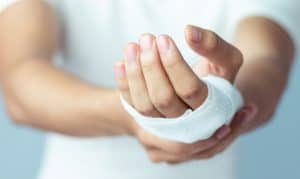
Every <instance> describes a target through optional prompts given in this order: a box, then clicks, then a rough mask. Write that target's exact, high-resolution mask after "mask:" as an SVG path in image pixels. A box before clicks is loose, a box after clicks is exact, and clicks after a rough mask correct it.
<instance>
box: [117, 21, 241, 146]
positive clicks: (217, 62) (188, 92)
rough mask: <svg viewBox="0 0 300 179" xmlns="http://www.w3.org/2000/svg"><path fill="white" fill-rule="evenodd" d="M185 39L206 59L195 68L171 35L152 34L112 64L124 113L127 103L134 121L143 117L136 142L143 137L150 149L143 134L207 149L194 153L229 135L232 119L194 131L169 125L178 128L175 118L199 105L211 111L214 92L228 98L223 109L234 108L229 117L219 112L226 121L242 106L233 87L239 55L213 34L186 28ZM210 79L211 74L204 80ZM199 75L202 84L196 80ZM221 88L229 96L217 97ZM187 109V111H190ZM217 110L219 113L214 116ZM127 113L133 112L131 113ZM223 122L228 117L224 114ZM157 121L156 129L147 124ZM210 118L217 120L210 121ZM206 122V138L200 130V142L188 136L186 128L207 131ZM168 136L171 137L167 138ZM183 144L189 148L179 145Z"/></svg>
mask: <svg viewBox="0 0 300 179" xmlns="http://www.w3.org/2000/svg"><path fill="white" fill-rule="evenodd" d="M185 36H186V40H187V43H188V44H189V45H190V47H191V48H192V49H193V50H194V51H195V52H196V53H198V54H199V55H201V56H202V57H204V60H203V61H202V62H201V64H200V60H199V63H197V64H195V65H194V67H193V69H191V68H190V66H189V65H188V64H187V63H186V61H185V60H184V59H183V57H182V55H181V54H180V52H179V50H178V48H177V47H176V44H175V43H174V41H173V40H172V39H171V37H168V36H166V35H161V36H159V37H154V36H153V35H151V34H144V35H142V36H141V38H140V40H139V43H129V44H128V45H127V46H126V48H125V52H124V53H125V55H124V59H123V60H122V61H120V62H118V63H117V65H116V76H117V82H118V86H119V89H120V92H121V96H122V100H123V104H124V103H126V104H127V109H126V104H125V109H126V110H127V111H128V112H130V110H133V111H134V112H136V113H138V114H139V115H138V116H137V115H135V116H133V117H141V116H142V117H146V118H144V119H142V120H139V119H136V121H137V123H138V124H139V125H140V126H141V128H142V129H143V130H141V131H143V132H140V133H143V134H142V135H138V138H140V139H141V140H140V141H141V142H142V143H147V144H145V145H146V146H148V144H149V141H147V142H145V141H144V142H143V140H144V139H145V138H149V137H145V134H146V135H149V136H150V135H153V136H152V138H153V137H154V138H156V141H157V140H158V139H161V140H162V141H165V142H166V143H172V144H178V145H180V147H179V148H181V145H188V146H192V145H194V144H196V143H198V142H196V141H199V140H200V141H199V142H200V143H201V144H203V143H204V144H206V146H202V147H198V149H199V150H206V149H208V148H209V147H212V146H213V145H215V144H216V143H217V142H218V140H220V139H222V138H223V137H225V136H226V135H227V134H229V132H230V128H229V127H228V126H227V124H229V123H230V121H228V119H223V120H222V121H221V122H220V121H217V120H216V119H209V118H207V119H201V120H202V122H201V123H199V126H197V125H194V126H192V127H193V128H194V129H189V128H184V129H183V130H181V129H180V127H178V126H179V125H178V124H175V125H177V126H176V127H174V126H175V125H174V126H172V125H173V124H172V123H174V122H173V121H179V124H180V120H178V117H179V118H180V117H184V115H185V114H187V113H189V114H187V116H188V115H190V114H191V113H194V112H196V111H197V110H198V109H199V108H201V107H203V106H208V107H209V104H207V103H208V101H207V100H208V98H209V97H210V95H209V92H214V93H215V94H217V95H219V96H220V94H223V95H221V98H223V99H226V100H227V102H226V103H225V104H223V105H224V106H225V107H226V105H233V106H234V107H233V108H231V110H234V111H231V114H228V113H227V112H228V111H225V112H224V111H223V112H224V114H227V118H228V117H230V120H231V119H232V118H233V115H234V114H235V112H236V111H237V110H238V109H239V108H240V107H241V105H242V99H241V96H239V93H238V91H237V90H236V89H235V88H234V87H233V86H232V83H233V81H234V79H235V76H236V74H237V72H238V70H239V68H240V66H241V64H242V60H243V59H242V55H241V53H240V51H239V50H238V49H237V48H235V47H234V46H232V45H230V44H228V43H227V42H225V41H224V40H222V39H221V38H220V37H218V36H217V35H216V34H215V33H213V32H211V31H208V30H204V29H201V28H196V27H192V26H188V27H187V28H186V31H185ZM208 75H213V76H210V77H208V78H207V77H205V76H208ZM202 77H204V80H201V79H200V78H202ZM213 81H219V82H220V83H222V84H223V85H225V86H222V85H221V86H220V85H213V84H211V83H214V82H213ZM217 83H218V82H217ZM209 84H211V85H209ZM222 87H224V89H222ZM220 90H221V91H226V90H227V92H229V93H227V94H224V93H222V92H221V93H220ZM230 92H232V93H230ZM226 95H231V96H229V97H228V96H226ZM232 98H236V99H232ZM216 99H217V98H216ZM230 100H235V101H230ZM220 102H222V101H220ZM128 106H129V108H130V109H129V108H128ZM189 109H190V111H188V110H189ZM221 111H222V109H221V110H217V111H216V112H221ZM130 114H133V113H132V111H131V112H130ZM147 117H148V119H149V121H150V124H149V126H150V128H147V125H148V124H145V125H144V124H143V122H141V121H145V119H147ZM208 117H209V116H208ZM224 118H226V117H225V116H224ZM155 120H159V121H161V126H159V127H160V128H158V129H160V130H156V131H155V130H152V129H151V125H152V124H151V123H152V122H154V123H155ZM203 120H205V121H203ZM210 120H211V121H214V120H216V121H217V122H216V123H214V122H212V123H211V122H209V121H210ZM165 121H166V122H167V123H165ZM207 121H208V122H209V123H210V129H209V131H206V132H205V133H206V134H205V135H203V133H201V132H200V134H199V133H198V139H197V138H195V137H192V138H191V137H189V136H188V137H186V134H187V133H190V130H194V131H197V129H198V130H199V131H201V129H203V127H205V126H202V124H204V125H207ZM175 123H176V122H175ZM143 125H144V126H143ZM155 125H157V123H156V124H155ZM155 125H154V128H155ZM159 125H160V124H159ZM183 125H184V124H183ZM152 126H153V125H152ZM183 127H184V126H183ZM172 128H173V129H176V130H175V131H176V133H174V131H172ZM215 131H217V132H215ZM172 132H173V134H175V137H172V136H168V135H169V134H170V133H172ZM192 132H193V131H192ZM178 133H179V134H178ZM164 134H167V135H164ZM188 135H189V134H188ZM140 136H143V137H140ZM182 136H183V137H182ZM209 137H210V138H209ZM142 138H143V139H142ZM171 141H174V142H171ZM182 142H183V143H193V144H182ZM198 145H199V144H198ZM156 147H159V146H156ZM160 147H162V144H160ZM172 148H173V150H176V147H175V148H174V146H173V147H172ZM192 148H193V147H192ZM200 148H201V149H200ZM180 151H181V150H180ZM196 152H199V151H198V150H197V151H196Z"/></svg>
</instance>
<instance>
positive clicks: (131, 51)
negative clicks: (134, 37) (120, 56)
mask: <svg viewBox="0 0 300 179" xmlns="http://www.w3.org/2000/svg"><path fill="white" fill-rule="evenodd" d="M136 58H137V49H136V46H135V45H134V44H129V45H128V46H127V48H126V60H127V61H128V63H129V64H134V63H135V61H136Z"/></svg>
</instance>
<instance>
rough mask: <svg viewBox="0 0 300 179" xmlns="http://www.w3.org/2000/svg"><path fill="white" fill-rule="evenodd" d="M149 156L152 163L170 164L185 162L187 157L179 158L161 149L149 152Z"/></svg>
mask: <svg viewBox="0 0 300 179" xmlns="http://www.w3.org/2000/svg"><path fill="white" fill-rule="evenodd" d="M147 153H148V156H149V158H150V160H151V161H152V162H155V163H159V162H168V163H178V162H180V161H184V160H185V159H186V158H187V157H186V156H179V155H175V154H172V153H168V152H165V151H162V150H159V149H152V150H148V151H147Z"/></svg>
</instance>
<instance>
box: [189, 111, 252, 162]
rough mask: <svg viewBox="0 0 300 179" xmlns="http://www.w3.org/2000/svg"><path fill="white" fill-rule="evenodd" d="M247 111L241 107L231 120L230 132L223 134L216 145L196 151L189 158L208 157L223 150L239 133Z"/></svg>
mask: <svg viewBox="0 0 300 179" xmlns="http://www.w3.org/2000/svg"><path fill="white" fill-rule="evenodd" d="M248 111H249V110H248V109H245V110H244V109H242V110H241V111H240V112H238V113H237V114H236V115H235V116H234V119H233V122H232V124H231V126H230V129H231V132H230V134H229V135H223V137H224V139H223V140H220V142H219V143H218V144H217V145H215V146H214V147H212V148H210V149H208V150H205V151H202V152H200V153H197V154H195V155H194V156H192V157H191V158H194V159H208V158H212V157H213V156H215V155H216V154H219V153H221V152H223V151H224V150H225V149H227V148H228V147H229V146H230V145H231V144H232V143H233V141H234V140H235V139H236V138H237V137H238V136H239V135H240V134H241V132H242V131H241V130H242V126H243V124H244V121H245V120H247V116H248ZM223 133H224V132H223Z"/></svg>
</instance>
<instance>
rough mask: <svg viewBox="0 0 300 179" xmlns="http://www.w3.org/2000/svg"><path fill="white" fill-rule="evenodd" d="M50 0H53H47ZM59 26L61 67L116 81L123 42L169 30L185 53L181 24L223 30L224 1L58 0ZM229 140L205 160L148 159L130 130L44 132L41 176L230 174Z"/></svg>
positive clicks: (169, 178)
mask: <svg viewBox="0 0 300 179" xmlns="http://www.w3.org/2000/svg"><path fill="white" fill-rule="evenodd" d="M49 1H52V2H53V1H54V0H49ZM54 4H55V5H54V7H55V8H57V10H58V14H59V18H60V19H61V22H62V24H61V27H62V32H64V33H63V37H64V38H63V39H64V40H63V45H62V47H63V48H62V50H61V54H62V58H63V61H64V63H63V64H62V65H61V67H62V68H64V69H65V70H68V71H70V72H72V73H73V74H74V75H76V76H78V77H80V78H83V79H85V80H87V81H90V82H92V83H95V84H98V85H102V86H107V87H115V82H114V73H113V66H114V63H115V62H116V61H118V60H120V58H122V50H123V47H124V45H125V44H126V43H127V42H130V41H137V39H138V37H139V36H140V34H142V33H145V32H150V33H154V34H156V35H158V34H169V35H170V36H172V37H173V38H174V39H175V41H176V43H177V44H178V46H179V48H180V49H181V51H182V53H183V55H184V56H185V57H186V58H187V59H189V58H192V57H193V56H195V54H193V53H192V51H191V50H190V49H189V48H188V47H187V45H186V43H185V41H184V34H183V30H184V27H185V25H186V24H194V25H198V26H201V27H204V28H209V29H212V30H214V31H217V32H218V33H220V34H221V35H222V33H223V31H222V23H223V20H224V11H225V8H224V7H225V0H210V1H206V0H185V1H179V0H178V1H175V0H165V1H163V0H143V1H141V0H131V1H129V0H85V1H79V0H78V1H74V0H64V1H61V0H57V1H56V2H54ZM234 153H235V152H234V147H231V148H230V149H228V150H227V151H226V152H224V153H223V154H221V155H219V156H217V157H215V158H213V159H211V160H208V161H193V162H187V163H184V164H181V165H176V166H170V165H167V164H153V163H151V162H150V161H149V159H148V157H147V155H146V153H145V152H144V149H143V148H142V146H140V145H139V144H138V142H137V141H135V140H134V139H133V138H130V137H102V138H92V139H78V138H71V137H65V136H60V135H49V137H48V142H47V149H46V152H45V157H44V159H45V160H44V163H43V167H42V170H41V176H40V178H41V179H50V178H51V179H53V178H55V179H67V178H72V179H82V178H89V179H100V178H101V179H111V178H112V179H115V178H116V179H117V178H118V179H119V178H120V179H140V178H143V179H153V178H163V179H177V178H178V179H179V178H180V179H182V178H210V179H214V178H218V179H220V178H225V179H227V178H230V179H233V178H234V176H235V158H234Z"/></svg>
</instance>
